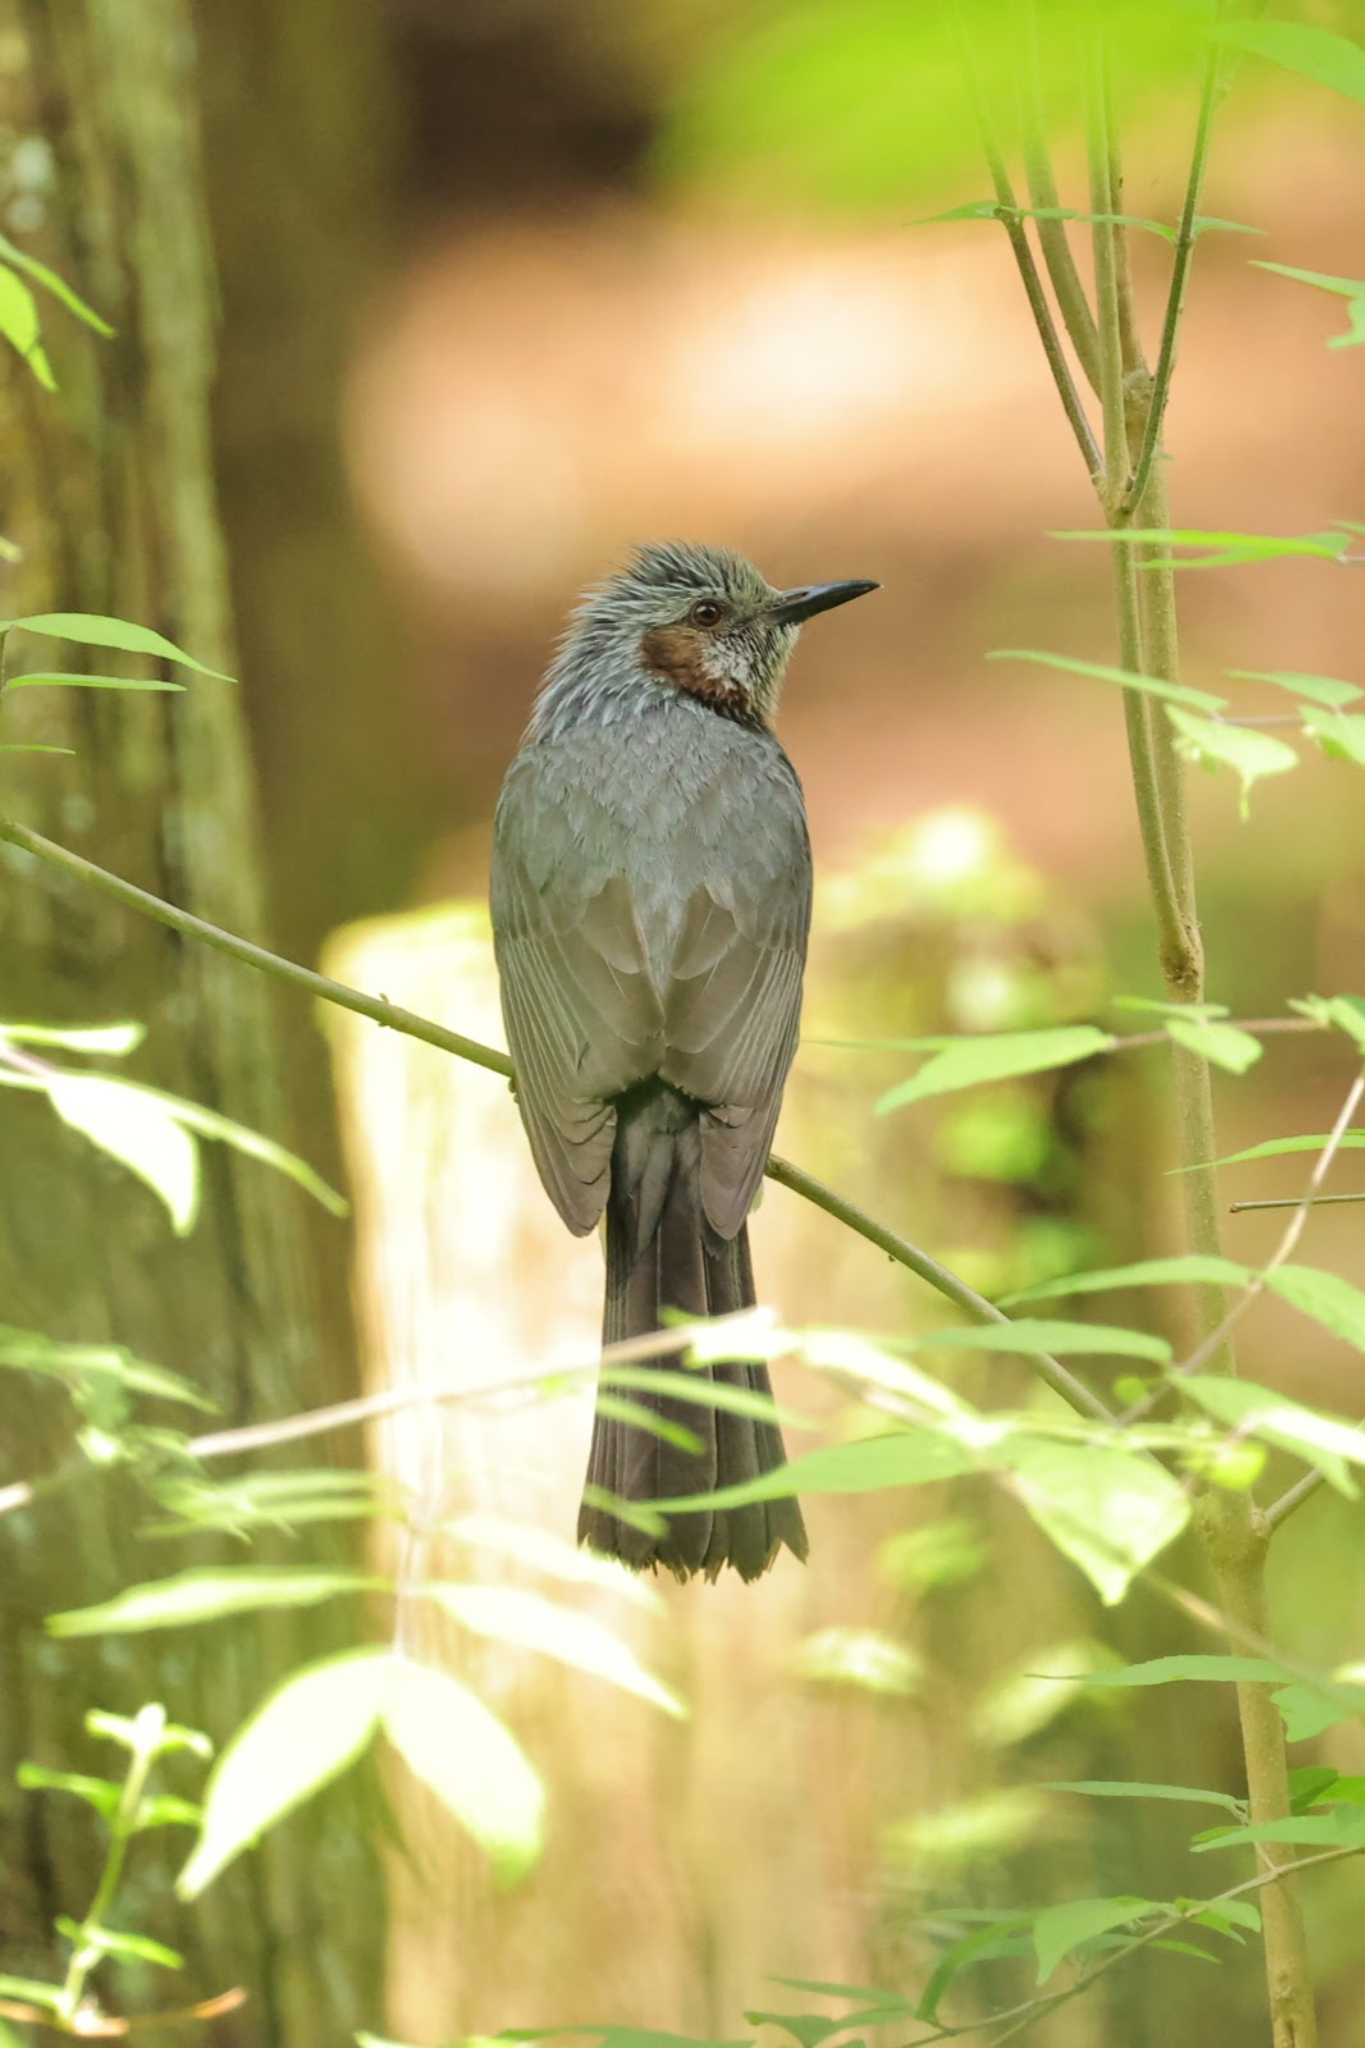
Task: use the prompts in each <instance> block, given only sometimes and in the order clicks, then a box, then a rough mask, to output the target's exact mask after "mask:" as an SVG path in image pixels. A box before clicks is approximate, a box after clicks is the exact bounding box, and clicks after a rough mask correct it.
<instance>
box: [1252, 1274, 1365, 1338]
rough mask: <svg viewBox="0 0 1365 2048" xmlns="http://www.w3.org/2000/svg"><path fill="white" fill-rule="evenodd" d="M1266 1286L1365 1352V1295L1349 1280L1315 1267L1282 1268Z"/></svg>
mask: <svg viewBox="0 0 1365 2048" xmlns="http://www.w3.org/2000/svg"><path fill="white" fill-rule="evenodd" d="M1266 1285H1267V1286H1268V1287H1269V1288H1271V1290H1272V1291H1273V1292H1274V1293H1276V1294H1278V1295H1279V1297H1280V1299H1281V1301H1287V1302H1288V1303H1289V1304H1290V1306H1291V1307H1292V1308H1296V1309H1298V1310H1299V1312H1300V1314H1301V1315H1305V1316H1311V1317H1312V1318H1313V1321H1314V1322H1315V1323H1321V1324H1322V1325H1323V1327H1324V1329H1328V1330H1330V1331H1331V1332H1332V1335H1333V1336H1334V1337H1341V1338H1343V1339H1344V1340H1345V1342H1346V1343H1348V1344H1354V1345H1355V1347H1356V1349H1357V1350H1358V1351H1365V1293H1362V1292H1361V1290H1360V1288H1358V1287H1353V1286H1352V1285H1351V1283H1350V1281H1349V1280H1343V1279H1342V1278H1341V1276H1340V1274H1337V1273H1323V1272H1320V1271H1319V1270H1318V1268H1317V1267H1316V1266H1280V1267H1278V1268H1277V1269H1276V1271H1275V1272H1273V1273H1272V1274H1270V1276H1269V1278H1268V1280H1267V1282H1266Z"/></svg>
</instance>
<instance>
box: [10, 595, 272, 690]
mask: <svg viewBox="0 0 1365 2048" xmlns="http://www.w3.org/2000/svg"><path fill="white" fill-rule="evenodd" d="M19 629H22V630H23V631H24V632H25V633H37V634H38V635H40V636H41V637H42V638H45V639H48V640H69V641H71V642H72V643H73V644H75V645H76V646H80V647H119V648H122V650H123V652H124V653H125V654H154V655H158V656H159V657H160V658H161V660H162V661H174V662H177V663H179V665H180V667H181V668H192V669H194V670H196V672H197V673H198V674H199V675H201V676H212V677H213V678H214V680H215V681H216V682H220V683H230V682H232V681H233V678H232V677H231V676H229V675H224V673H223V671H222V670H221V669H218V668H209V667H207V666H206V665H205V663H203V662H202V661H196V660H195V658H194V656H193V655H192V654H186V652H185V650H184V648H183V647H177V646H176V644H175V642H174V641H173V640H168V639H167V638H166V636H165V634H164V633H157V632H154V631H153V630H152V628H151V627H150V626H138V625H135V624H133V622H132V621H131V620H128V619H110V618H105V617H103V616H102V615H101V614H100V613H98V612H32V613H30V614H28V615H27V616H26V617H24V618H18V619H0V633H10V632H14V631H17V630H19Z"/></svg>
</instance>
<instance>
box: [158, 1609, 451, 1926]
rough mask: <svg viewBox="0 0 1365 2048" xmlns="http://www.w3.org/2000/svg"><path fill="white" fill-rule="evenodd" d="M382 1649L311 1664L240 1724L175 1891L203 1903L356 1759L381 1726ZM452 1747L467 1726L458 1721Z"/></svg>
mask: <svg viewBox="0 0 1365 2048" xmlns="http://www.w3.org/2000/svg"><path fill="white" fill-rule="evenodd" d="M390 1662H391V1660H390V1657H389V1653H388V1652H387V1651H384V1650H376V1649H365V1650H350V1651H348V1652H346V1653H345V1654H344V1655H343V1656H340V1657H330V1658H328V1659H327V1660H326V1661H325V1662H323V1663H320V1664H310V1665H307V1666H306V1667H305V1669H304V1670H302V1671H298V1672H295V1673H294V1675H293V1677H292V1678H288V1679H286V1680H285V1682H284V1684H283V1685H281V1686H280V1687H278V1688H277V1690H276V1691H275V1692H273V1693H272V1694H271V1695H270V1697H269V1699H267V1700H266V1702H265V1704H264V1705H263V1706H262V1707H260V1708H258V1709H257V1711H256V1713H255V1714H253V1715H252V1717H251V1719H250V1720H249V1721H247V1722H246V1723H245V1725H244V1726H243V1727H242V1728H240V1729H239V1730H238V1732H237V1734H236V1735H234V1736H233V1738H232V1740H231V1742H230V1743H229V1744H228V1745H227V1747H226V1749H225V1750H224V1751H223V1754H222V1756H221V1757H220V1758H219V1759H218V1762H217V1764H216V1765H215V1766H214V1768H213V1770H212V1772H211V1773H210V1775H209V1781H208V1785H207V1787H206V1790H205V1794H204V1819H203V1825H202V1827H201V1828H200V1832H199V1840H198V1841H197V1842H196V1844H195V1847H194V1852H193V1854H192V1855H191V1857H190V1859H189V1862H188V1863H187V1864H186V1865H185V1868H184V1869H183V1870H182V1871H181V1873H180V1877H179V1880H178V1882H177V1884H176V1891H177V1893H178V1895H179V1896H180V1897H181V1898H182V1899H197V1898H198V1897H199V1895H200V1893H201V1892H203V1891H204V1890H205V1889H206V1888H207V1887H208V1886H209V1885H210V1884H211V1883H212V1882H213V1879H214V1878H215V1877H216V1876H217V1875H218V1873H219V1871H220V1870H222V1869H223V1868H224V1867H225V1866H226V1865H227V1864H229V1863H231V1861H232V1860H233V1858H234V1857H235V1856H238V1855H240V1854H241V1852H242V1850H243V1849H245V1848H246V1847H247V1846H248V1844H249V1843H251V1842H254V1841H255V1840H256V1838H257V1836H258V1835H260V1834H262V1833H263V1832H264V1831H265V1829H266V1828H268V1827H271V1826H273V1824H274V1823H275V1822H276V1821H278V1820H280V1819H282V1818H283V1816H284V1815H285V1814H286V1813H289V1812H290V1811H291V1810H292V1809H293V1808H294V1807H296V1806H298V1805H300V1804H301V1803H302V1801H303V1800H305V1799H307V1798H309V1797H310V1795H311V1794H312V1793H314V1792H316V1791H317V1790H318V1789H319V1787H320V1786H322V1785H325V1784H327V1783H328V1782H329V1780H331V1779H332V1778H335V1777H336V1776H338V1774H339V1773H340V1772H342V1771H344V1770H345V1769H346V1767H347V1765H348V1764H352V1763H354V1762H355V1759H356V1758H357V1757H358V1756H359V1755H360V1753H361V1751H362V1750H363V1749H365V1748H366V1747H367V1745H368V1744H369V1742H370V1740H371V1738H372V1737H373V1735H374V1732H375V1729H376V1728H377V1727H378V1725H379V1720H380V1716H381V1714H382V1713H383V1711H384V1707H385V1696H386V1689H387V1687H388V1682H389V1671H390ZM449 1741H450V1742H451V1744H452V1745H457V1744H458V1743H459V1741H460V1730H459V1728H458V1726H457V1725H456V1724H455V1723H454V1722H453V1721H452V1724H451V1726H450V1729H449Z"/></svg>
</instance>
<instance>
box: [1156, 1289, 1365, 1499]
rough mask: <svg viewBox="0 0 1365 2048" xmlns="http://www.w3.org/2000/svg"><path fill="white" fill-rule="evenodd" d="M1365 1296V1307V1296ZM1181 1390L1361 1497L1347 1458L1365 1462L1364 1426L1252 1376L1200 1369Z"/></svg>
mask: <svg viewBox="0 0 1365 2048" xmlns="http://www.w3.org/2000/svg"><path fill="white" fill-rule="evenodd" d="M1361 1302H1362V1307H1365V1296H1362V1297H1361ZM1180 1390H1181V1392H1182V1393H1183V1394H1185V1395H1187V1396H1188V1398H1189V1399H1190V1400H1191V1401H1195V1402H1197V1403H1198V1405H1199V1406H1200V1407H1201V1408H1202V1409H1203V1410H1204V1412H1205V1413H1206V1414H1208V1415H1212V1416H1215V1417H1216V1418H1217V1420H1218V1421H1219V1422H1226V1423H1228V1424H1230V1425H1231V1426H1232V1427H1233V1428H1235V1429H1237V1430H1239V1431H1241V1432H1242V1433H1243V1434H1244V1435H1251V1436H1258V1437H1262V1438H1264V1440H1265V1441H1266V1442H1267V1443H1270V1444H1278V1445H1279V1447H1280V1449H1281V1450H1286V1451H1293V1452H1294V1453H1295V1455H1296V1456H1298V1457H1300V1458H1304V1459H1306V1460H1307V1462H1308V1463H1309V1464H1310V1465H1315V1466H1316V1467H1317V1468H1318V1470H1319V1471H1320V1472H1321V1473H1322V1475H1323V1477H1324V1478H1325V1479H1327V1480H1330V1482H1331V1484H1332V1485H1333V1486H1334V1487H1335V1488H1336V1490H1337V1492H1338V1493H1342V1494H1345V1495H1346V1497H1347V1499H1348V1500H1356V1499H1358V1498H1359V1494H1360V1488H1359V1487H1358V1486H1357V1485H1356V1483H1355V1481H1354V1480H1353V1479H1352V1478H1351V1475H1350V1473H1349V1472H1348V1470H1347V1469H1346V1467H1347V1464H1348V1463H1350V1464H1353V1465H1365V1430H1359V1429H1353V1428H1352V1427H1351V1425H1350V1424H1349V1423H1346V1422H1340V1421H1334V1420H1333V1419H1332V1418H1331V1417H1330V1416H1326V1415H1317V1414H1315V1413H1314V1411H1313V1410H1312V1409H1311V1408H1305V1407H1303V1406H1301V1405H1300V1403H1299V1402H1297V1401H1287V1400H1286V1399H1285V1397H1284V1395H1283V1394H1276V1393H1272V1391H1271V1390H1270V1388H1269V1387H1258V1386H1254V1385H1252V1384H1251V1383H1250V1382H1248V1381H1247V1380H1234V1379H1227V1378H1222V1377H1217V1376H1215V1375H1213V1374H1201V1373H1196V1374H1193V1375H1191V1376H1189V1377H1187V1378H1184V1379H1182V1380H1181V1381H1180Z"/></svg>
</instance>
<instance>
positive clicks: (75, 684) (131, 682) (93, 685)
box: [5, 669, 185, 690]
mask: <svg viewBox="0 0 1365 2048" xmlns="http://www.w3.org/2000/svg"><path fill="white" fill-rule="evenodd" d="M51 686H59V687H61V688H64V689H68V690H183V689H184V688H185V685H184V683H169V682H162V681H160V680H159V678H157V677H156V676H89V675H84V674H80V673H78V672H75V671H72V672H70V673H65V672H62V671H59V670H56V669H52V670H49V671H47V672H46V673H40V672H38V671H36V670H35V671H34V673H33V674H32V675H27V676H11V677H10V678H9V680H8V681H7V682H6V684H5V688H6V689H7V690H37V689H47V688H49V687H51Z"/></svg>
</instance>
